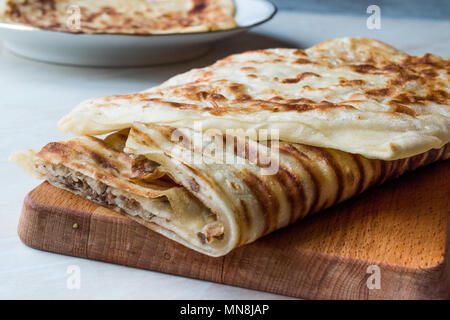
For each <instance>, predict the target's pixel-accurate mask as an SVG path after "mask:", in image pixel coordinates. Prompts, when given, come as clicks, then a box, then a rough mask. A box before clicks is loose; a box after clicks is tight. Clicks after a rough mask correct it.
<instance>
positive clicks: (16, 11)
mask: <svg viewBox="0 0 450 320" xmlns="http://www.w3.org/2000/svg"><path fill="white" fill-rule="evenodd" d="M234 13H235V6H234V2H233V0H95V1H93V0H48V1H42V0H0V18H2V20H4V21H8V22H14V23H21V24H27V25H31V26H34V27H38V28H41V29H47V30H59V31H67V32H83V33H131V34H165V33H187V32H206V31H213V30H221V29H230V28H235V27H237V24H236V22H235V20H234Z"/></svg>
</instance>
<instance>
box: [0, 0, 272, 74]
mask: <svg viewBox="0 0 450 320" xmlns="http://www.w3.org/2000/svg"><path fill="white" fill-rule="evenodd" d="M235 4H236V17H235V19H236V21H237V23H238V25H239V27H238V28H235V29H230V30H219V31H213V32H202V33H185V34H168V35H124V34H72V33H68V32H59V31H48V30H41V29H37V28H33V27H29V26H25V25H18V24H10V23H0V37H1V38H3V39H4V46H5V47H6V48H8V49H9V50H11V51H12V52H14V53H16V54H18V55H20V56H24V57H27V58H31V59H36V60H41V61H45V62H52V63H61V64H72V65H83V66H103V67H106V66H109V67H111V66H116V67H117V66H122V67H125V66H143V65H146V66H148V65H158V64H163V63H170V62H178V61H186V60H190V59H193V58H195V57H198V56H201V55H202V54H204V53H206V52H207V51H208V50H209V48H210V46H211V44H212V43H214V42H216V41H218V40H222V39H224V38H227V37H230V36H234V35H236V34H238V33H241V32H244V31H247V30H249V29H251V28H253V27H256V26H258V25H261V24H263V23H265V22H267V21H269V20H270V19H271V18H272V17H273V16H274V15H275V14H276V11H277V9H276V7H275V5H274V4H273V3H271V2H270V1H267V0H235Z"/></svg>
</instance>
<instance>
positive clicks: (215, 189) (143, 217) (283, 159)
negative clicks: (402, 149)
mask: <svg viewBox="0 0 450 320" xmlns="http://www.w3.org/2000/svg"><path fill="white" fill-rule="evenodd" d="M195 135H196V133H195V132H194V131H192V130H190V129H176V128H173V127H167V126H158V125H150V124H142V123H135V124H134V126H133V127H132V129H131V131H130V132H129V134H128V133H127V132H121V133H116V134H113V135H111V136H109V137H108V138H106V140H105V141H103V140H100V139H98V138H94V137H86V136H84V137H78V138H73V139H70V140H67V141H63V142H58V143H50V144H48V145H47V146H45V147H44V148H43V149H42V150H41V151H39V152H36V151H24V152H19V153H16V154H14V155H13V156H12V160H13V161H16V162H18V163H19V164H20V166H21V167H23V168H24V169H25V170H27V171H29V172H31V173H32V174H33V175H35V176H36V177H38V178H41V179H46V180H47V181H48V182H50V183H51V184H53V185H55V186H56V187H59V188H63V189H66V190H69V191H71V192H73V193H76V194H78V195H81V196H82V197H85V198H87V199H89V200H92V201H95V202H97V203H99V204H101V205H103V206H106V207H110V208H112V209H114V210H116V211H118V212H121V213H124V214H126V215H128V216H129V217H130V218H132V219H133V220H135V221H137V222H139V223H141V224H143V225H145V226H147V227H148V228H150V229H152V230H154V231H156V232H159V233H161V234H163V235H164V236H166V237H168V238H170V239H173V240H175V241H178V242H180V243H182V244H184V245H185V246H187V247H189V248H191V249H194V250H196V251H198V252H201V253H204V254H207V255H210V256H222V255H225V254H227V253H228V252H230V251H231V250H232V249H234V248H236V247H238V246H240V245H243V244H247V243H250V242H252V241H255V240H256V239H258V238H260V237H262V236H264V235H266V234H268V233H270V232H272V231H274V230H277V229H279V228H282V227H285V226H287V225H289V224H292V223H293V222H295V221H296V220H298V219H301V218H304V217H305V216H307V215H308V214H312V213H314V212H317V211H320V210H323V209H325V208H328V207H330V206H332V205H333V204H335V203H338V202H341V201H343V200H346V199H348V198H350V197H352V196H354V195H356V194H359V193H361V192H363V191H364V190H366V189H367V188H369V187H371V186H375V185H379V184H381V183H383V182H384V181H386V180H387V179H391V178H395V177H397V176H399V175H401V174H403V173H404V172H406V171H409V170H414V169H416V168H418V167H420V166H424V165H427V164H429V163H432V162H435V161H439V160H444V159H447V158H449V157H450V145H447V146H445V147H443V148H441V149H439V150H436V149H433V150H430V151H428V152H426V153H424V154H421V155H417V156H414V157H410V158H406V159H402V160H395V161H384V160H373V159H367V158H365V157H363V156H360V155H354V154H350V153H346V152H342V151H337V150H333V149H326V148H318V147H312V146H306V145H301V144H293V143H286V142H276V143H275V142H274V141H272V142H271V143H270V144H262V143H258V142H256V141H253V140H248V139H242V138H237V137H226V136H223V135H222V134H220V133H217V134H215V135H201V138H200V139H195V138H194V137H195ZM227 138H228V139H231V140H232V141H234V145H236V146H239V145H242V146H244V148H242V150H244V152H241V153H240V152H238V151H237V150H239V148H225V147H223V148H222V147H220V148H217V146H218V145H222V144H221V143H220V141H226V140H227ZM225 145H226V144H223V146H225ZM211 147H213V149H214V150H215V151H216V152H214V153H213V152H211ZM218 150H219V151H221V152H217V151H218ZM124 151H126V152H124ZM219 153H220V156H218V154H219ZM252 154H256V155H258V156H257V157H254V158H252V157H251V156H252ZM196 158H202V159H201V161H195V159H196ZM227 159H233V161H227ZM208 160H209V161H208ZM254 160H256V161H254ZM272 163H275V164H276V166H277V170H276V171H275V172H276V173H274V174H265V170H268V168H271V167H272Z"/></svg>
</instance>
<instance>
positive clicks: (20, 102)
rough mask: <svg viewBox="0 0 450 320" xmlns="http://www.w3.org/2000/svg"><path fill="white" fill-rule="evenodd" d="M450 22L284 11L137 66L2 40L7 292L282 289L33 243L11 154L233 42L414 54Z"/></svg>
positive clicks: (0, 270) (180, 294)
mask: <svg viewBox="0 0 450 320" xmlns="http://www.w3.org/2000/svg"><path fill="white" fill-rule="evenodd" d="M449 30H450V22H449V21H447V22H446V21H439V22H435V21H429V20H409V19H401V20H392V19H388V18H385V19H384V18H383V17H382V28H381V30H368V29H367V28H366V15H365V13H364V12H362V13H361V16H360V17H343V16H325V15H313V14H301V13H293V12H280V13H279V14H278V15H277V17H276V18H275V19H274V20H273V21H271V22H270V23H268V24H266V25H264V26H262V27H259V28H257V29H256V30H255V31H253V32H251V33H247V34H245V35H243V36H240V37H235V38H234V39H231V40H228V41H226V42H223V43H221V44H219V45H218V46H217V47H216V49H215V50H214V51H212V52H211V53H210V54H209V55H207V56H205V57H203V58H200V59H197V60H195V61H192V62H190V63H183V64H175V65H171V66H162V67H154V68H134V69H98V68H79V67H68V66H58V65H50V64H44V63H40V62H35V61H30V60H25V59H22V58H19V57H16V56H14V55H13V54H11V53H10V52H7V51H6V50H5V49H4V48H3V47H1V46H0V177H1V178H2V180H3V181H2V183H1V184H0V209H1V212H0V215H1V216H0V221H1V223H0V299H18V298H20V299H280V298H284V297H282V296H277V295H273V294H268V293H263V292H257V291H253V290H246V289H240V288H235V287H230V286H225V285H218V284H213V283H209V282H204V281H198V280H192V279H186V278H182V277H177V276H171V275H165V274H161V273H156V272H150V271H144V270H138V269H133V268H128V267H122V266H117V265H112V264H107V263H101V262H96V261H90V260H86V259H78V258H73V257H66V256H62V255H57V254H53V253H46V252H41V251H38V250H34V249H31V248H28V247H26V246H25V245H23V244H22V243H21V242H20V240H19V238H18V236H17V232H16V228H17V223H18V219H19V213H20V208H21V206H22V201H23V198H24V196H25V194H26V193H27V192H28V191H30V190H31V189H32V188H33V187H35V186H36V185H38V184H39V181H36V180H34V179H32V178H31V177H29V176H28V175H27V174H25V173H23V172H22V171H21V170H19V169H18V168H17V167H16V166H15V165H14V164H11V163H8V161H7V159H8V156H9V154H10V153H11V152H13V151H15V150H21V149H27V148H40V147H42V146H43V145H44V144H46V143H47V142H50V141H57V140H58V139H60V138H63V135H62V134H60V133H59V132H58V131H57V129H56V122H57V121H58V119H59V118H60V117H61V116H63V115H64V114H66V113H67V112H68V111H69V110H71V109H72V108H73V107H74V106H75V105H77V104H78V103H79V102H81V101H82V100H84V99H86V98H90V97H94V96H101V95H110V94H125V93H131V92H137V91H140V90H143V89H146V88H149V87H151V86H154V85H157V84H159V83H161V82H162V81H164V80H166V79H168V78H169V77H170V76H172V75H175V74H177V73H180V72H183V71H187V70H189V69H191V68H193V67H200V66H205V65H208V64H210V63H212V62H214V61H215V60H216V59H218V58H220V57H223V56H225V55H227V54H229V53H232V52H239V51H243V50H247V49H258V48H267V47H282V46H291V47H292V46H294V47H295V46H297V47H303V48H304V47H308V46H310V45H312V44H314V43H316V42H319V41H322V40H326V39H330V38H334V37H341V36H364V37H371V38H377V39H380V40H383V41H386V42H388V43H390V44H392V45H394V46H397V47H398V48H400V49H403V50H405V51H406V52H408V53H410V54H423V53H425V52H431V53H435V54H439V55H441V56H444V57H449V56H450V32H449ZM180 263H182V261H180ZM71 265H77V266H79V267H80V271H81V288H80V289H78V290H70V289H68V288H67V285H66V282H67V278H68V276H69V275H68V274H67V267H68V266H71Z"/></svg>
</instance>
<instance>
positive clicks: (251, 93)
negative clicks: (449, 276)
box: [59, 38, 450, 160]
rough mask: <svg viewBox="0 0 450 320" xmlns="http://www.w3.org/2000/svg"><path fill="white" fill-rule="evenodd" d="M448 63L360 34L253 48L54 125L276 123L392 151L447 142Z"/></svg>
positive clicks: (373, 150) (295, 137)
mask: <svg viewBox="0 0 450 320" xmlns="http://www.w3.org/2000/svg"><path fill="white" fill-rule="evenodd" d="M449 70H450V59H444V58H441V57H438V56H435V55H432V54H425V55H423V56H419V57H414V56H409V55H407V54H406V53H403V52H400V51H398V50H396V49H395V48H393V47H391V46H389V45H387V44H384V43H382V42H379V41H376V40H370V39H361V38H341V39H335V40H330V41H327V42H324V43H320V44H318V45H315V46H313V47H311V48H309V49H306V50H300V49H269V50H258V51H250V52H246V53H242V54H237V55H232V56H230V57H228V58H225V59H223V60H220V61H218V62H217V63H215V64H213V65H212V66H210V67H206V68H203V69H196V70H192V71H189V72H187V73H184V74H181V75H178V76H175V77H174V78H172V79H170V80H168V81H167V82H165V83H164V84H162V85H161V86H158V87H155V88H152V89H149V90H147V91H144V92H141V93H136V94H130V95H122V96H109V97H99V98H94V99H90V100H87V101H85V102H83V103H82V104H80V105H79V106H78V107H77V108H75V109H74V110H73V111H72V112H71V113H70V114H68V115H67V116H65V117H64V118H63V119H62V120H61V121H60V123H59V128H60V130H62V131H63V132H72V133H75V134H77V135H84V134H103V133H107V132H113V131H116V130H120V129H123V128H129V127H130V126H131V124H132V123H133V122H135V121H138V122H146V123H157V124H167V125H171V126H174V127H189V128H194V125H195V124H198V125H201V127H202V129H203V130H207V129H209V128H214V129H219V130H221V131H222V132H223V133H225V132H226V130H228V129H234V128H242V129H244V130H246V129H250V130H253V129H255V130H259V129H269V130H270V129H277V130H279V132H280V139H281V140H283V141H287V142H293V143H301V144H307V145H313V146H317V147H325V148H333V149H337V150H342V151H345V152H349V153H356V154H361V155H364V156H365V157H368V158H374V159H383V160H395V159H401V158H406V157H410V156H414V155H417V154H419V153H423V152H426V151H428V150H430V149H437V148H441V147H442V146H444V145H445V144H446V143H448V142H450V107H449V106H450V94H449V89H450V79H449V76H450V71H449Z"/></svg>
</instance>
